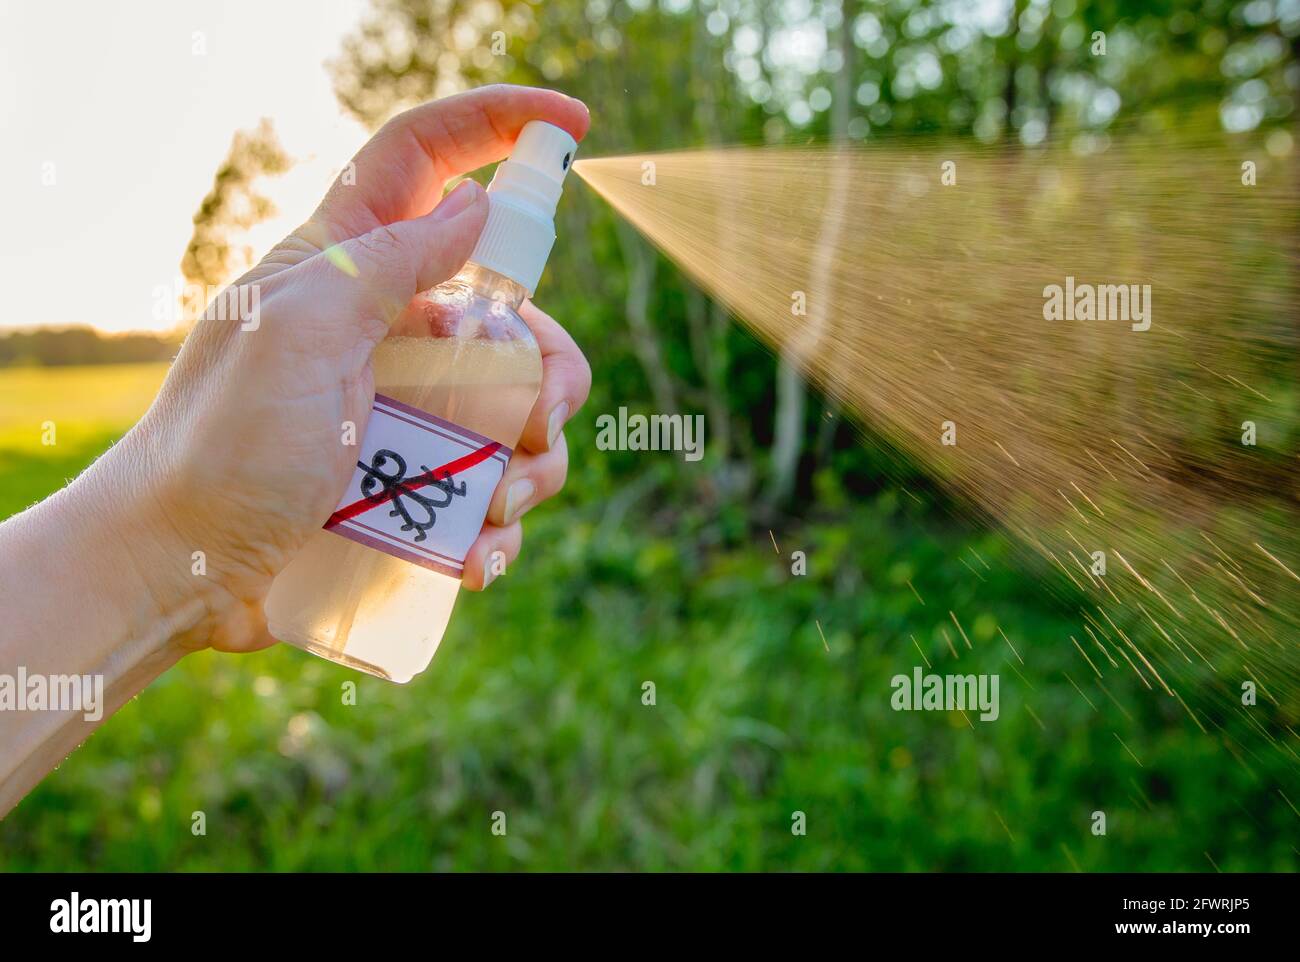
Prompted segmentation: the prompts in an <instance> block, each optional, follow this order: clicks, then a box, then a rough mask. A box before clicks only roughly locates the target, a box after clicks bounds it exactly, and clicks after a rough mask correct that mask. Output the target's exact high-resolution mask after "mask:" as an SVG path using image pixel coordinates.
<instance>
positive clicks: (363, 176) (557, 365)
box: [92, 86, 591, 650]
mask: <svg viewBox="0 0 1300 962" xmlns="http://www.w3.org/2000/svg"><path fill="white" fill-rule="evenodd" d="M534 119H541V120H547V121H549V122H551V123H553V124H556V125H557V126H560V127H563V128H564V129H566V130H567V131H569V133H571V134H572V135H573V136H574V137H575V138H577V139H581V138H582V137H583V135H584V134H585V133H586V131H587V126H588V116H587V110H586V108H585V107H584V106H583V105H582V104H581V103H580V102H579V101H576V100H573V99H571V98H569V97H565V96H564V95H562V94H558V93H555V92H552V91H545V90H534V89H529V88H523V87H509V86H495V87H486V88H482V89H479V90H475V91H473V92H471V93H467V94H463V95H460V96H456V97H451V98H448V99H446V100H441V101H437V102H434V103H430V104H425V105H423V106H421V107H417V108H415V109H414V110H410V111H408V112H406V113H404V114H401V115H400V116H398V117H396V118H394V119H393V120H392V121H390V122H389V123H388V124H386V125H385V126H384V128H383V129H382V130H380V131H379V132H378V133H377V134H376V135H375V136H374V137H373V138H372V139H371V140H370V142H369V143H367V144H366V146H365V147H364V148H362V150H361V151H360V153H359V154H358V155H357V156H356V158H355V174H356V177H355V184H353V185H346V184H343V183H341V182H339V183H336V184H335V185H334V186H333V187H332V188H331V190H330V191H329V193H328V194H327V196H326V197H325V200H324V201H323V202H322V204H321V205H320V207H319V209H318V210H317V211H316V213H315V214H314V215H313V216H312V218H311V220H309V221H308V222H307V223H306V224H305V225H303V227H301V228H300V229H299V230H297V231H295V232H294V233H293V234H292V235H290V236H289V237H287V238H285V240H284V241H283V242H281V243H280V244H279V245H277V246H276V247H275V249H274V250H272V251H271V252H270V253H269V254H268V255H267V256H266V257H265V258H264V259H263V260H262V262H261V263H259V264H258V265H257V266H256V267H254V268H253V269H252V270H251V271H249V272H248V273H247V274H246V275H245V276H244V277H242V278H240V279H239V280H238V281H237V282H236V284H235V285H234V287H233V288H232V291H237V292H238V294H239V295H241V296H242V301H240V303H243V304H244V305H249V304H254V305H257V306H258V307H259V308H260V311H259V315H258V316H257V317H256V318H253V319H251V320H248V321H246V322H244V323H241V320H240V319H238V318H236V319H232V320H214V319H210V318H205V319H204V320H201V321H199V322H198V324H197V325H196V327H195V329H194V330H193V332H192V333H191V334H190V336H189V337H188V338H187V339H186V342H185V345H184V347H183V349H182V350H181V352H180V355H179V356H178V357H177V359H176V363H175V364H174V365H173V366H172V369H171V371H170V372H169V374H168V376H167V379H166V382H165V383H164V384H163V387H162V390H161V391H160V392H159V395H158V398H157V400H155V402H154V404H153V406H152V407H151V408H150V410H149V412H148V413H147V414H146V415H145V417H144V418H143V419H142V420H141V421H140V423H139V424H138V425H136V427H135V428H133V429H132V430H131V431H130V432H129V433H128V435H127V436H126V437H125V438H124V439H123V440H122V441H121V442H120V443H119V444H117V445H116V446H114V448H113V449H112V450H111V451H110V453H109V454H108V455H105V457H104V458H102V459H101V460H100V462H97V464H96V465H95V467H94V468H93V469H92V470H93V471H95V472H97V473H98V474H99V475H100V478H101V481H102V483H103V484H104V485H105V486H106V490H108V491H110V492H112V495H111V497H113V499H114V500H115V501H116V502H117V503H118V504H119V505H122V506H123V515H124V516H129V517H130V518H131V521H130V525H129V527H130V531H129V538H130V540H131V543H132V549H131V550H132V552H133V554H134V555H135V568H136V570H137V571H139V572H140V573H141V576H142V577H145V578H147V579H148V587H149V589H150V591H151V592H152V593H153V595H154V597H156V598H157V599H158V600H159V606H160V609H161V610H163V611H166V610H171V609H174V608H177V607H179V606H181V605H183V604H184V603H185V600H186V599H190V600H192V599H193V598H194V597H195V596H196V595H197V596H198V597H200V598H201V599H202V601H203V604H204V613H203V616H202V617H201V618H200V619H199V622H198V624H196V625H195V627H194V628H192V629H191V630H189V631H188V632H186V636H185V639H184V642H183V643H184V645H185V646H186V647H188V648H195V647H202V646H206V645H210V646H212V647H215V648H219V649H223V650H250V649H253V648H258V647H262V646H264V645H266V644H269V643H270V642H271V639H270V636H269V635H268V634H267V633H266V628H265V622H264V619H263V615H262V601H263V598H264V597H265V595H266V592H267V590H268V589H269V587H270V584H271V580H272V579H273V578H274V577H275V575H276V574H277V573H278V572H279V571H280V570H281V569H282V568H283V567H284V566H285V565H286V564H287V563H288V561H289V560H290V559H291V558H292V557H293V555H294V554H295V553H296V552H297V551H298V550H299V549H300V548H301V547H302V546H303V544H304V543H305V542H306V540H307V538H308V537H309V536H310V535H311V534H312V533H313V532H316V531H318V530H320V528H321V525H322V524H323V523H324V521H325V520H326V518H328V517H329V515H330V513H331V512H332V511H333V510H334V508H335V507H336V506H337V503H338V499H339V497H340V494H341V492H342V491H343V490H344V488H345V487H346V485H347V481H348V478H349V477H350V476H351V473H352V467H353V464H354V462H355V460H356V458H355V449H353V448H350V447H348V446H345V445H343V444H341V443H340V439H341V432H342V430H343V424H344V422H347V421H351V422H353V423H354V424H355V425H356V426H357V427H356V430H357V436H358V437H360V436H361V434H362V432H363V431H364V426H365V424H366V421H367V419H368V417H369V414H370V406H371V402H372V400H373V396H374V380H373V374H372V370H371V353H372V352H373V350H374V348H375V346H376V345H377V344H378V343H379V342H380V341H381V340H383V338H384V336H385V335H386V334H387V333H388V329H389V325H390V324H391V323H392V322H393V321H394V320H395V319H396V318H397V317H398V316H399V315H400V314H401V312H402V309H403V308H404V307H405V306H406V305H407V303H408V302H409V301H410V300H411V298H412V297H413V296H414V295H415V294H416V293H418V292H420V291H423V290H427V289H428V288H430V287H433V286H435V285H436V284H438V283H440V282H442V281H444V280H446V279H447V278H449V277H451V276H452V275H453V274H454V273H455V272H456V271H457V270H459V268H460V267H461V266H462V265H463V264H464V262H465V261H466V260H467V258H468V257H469V254H470V252H471V250H472V249H473V246H474V244H475V242H476V240H477V239H478V235H479V233H480V231H481V230H482V227H483V223H484V220H485V218H486V216H487V208H488V203H487V199H486V194H485V192H484V191H483V189H482V188H481V187H480V186H478V185H477V184H475V183H474V182H472V181H466V182H464V183H462V184H461V185H460V186H459V187H457V188H456V190H454V191H452V192H451V193H450V194H448V195H447V196H446V197H445V198H442V200H441V202H440V203H438V205H437V206H436V207H434V203H435V201H436V200H437V199H438V198H439V197H441V196H442V192H443V189H444V185H445V183H446V182H447V181H448V180H449V179H452V178H455V177H457V176H460V175H463V174H465V173H467V172H469V171H471V170H475V169H477V168H479V167H482V166H483V165H484V164H487V163H491V162H493V161H497V160H501V159H502V158H504V157H505V156H507V155H508V154H509V152H510V149H511V147H512V146H513V143H514V139H515V137H516V136H517V135H518V133H519V130H520V128H521V127H522V126H523V125H524V124H525V123H526V122H527V121H529V120H534ZM430 208H433V209H432V211H430ZM254 293H255V294H256V297H254V296H253V294H254ZM226 303H228V304H234V303H236V300H235V296H232V295H231V294H230V292H228V294H227V299H226ZM212 313H213V312H212V311H211V309H210V311H209V314H212ZM521 314H522V316H523V318H524V320H525V321H526V322H527V323H528V325H529V326H530V327H531V328H532V330H533V333H534V335H535V336H536V338H537V342H538V345H539V346H540V348H541V352H542V359H543V368H544V374H543V382H542V387H541V393H540V396H539V398H538V401H537V404H536V406H535V407H534V409H533V411H532V413H531V415H530V416H529V420H528V423H527V426H526V427H525V429H524V433H523V436H522V438H521V440H520V443H519V445H518V446H517V451H516V454H515V456H514V458H513V459H512V460H511V462H510V465H509V467H508V469H507V471H506V473H505V476H504V478H503V479H502V482H501V485H500V487H499V489H498V490H497V491H496V492H495V494H494V496H493V500H492V503H491V506H490V509H489V513H488V523H487V524H486V525H485V526H484V529H483V532H482V533H481V535H480V536H479V539H478V541H477V542H476V543H475V544H474V546H473V547H472V549H471V550H470V553H469V556H468V557H467V559H466V565H465V577H464V585H465V587H467V588H471V589H479V588H481V587H483V572H484V562H485V561H487V560H488V558H489V557H490V556H491V554H492V552H494V551H502V552H504V554H505V557H506V559H507V560H513V559H514V558H515V557H516V556H517V555H518V552H519V546H520V539H521V528H520V524H519V518H520V516H521V515H522V514H523V513H524V512H525V511H527V510H528V509H529V508H531V507H533V506H535V505H536V504H537V503H538V502H540V501H541V500H543V499H545V498H547V497H550V496H551V495H552V494H554V493H555V492H557V491H558V490H559V489H560V487H561V486H562V485H563V484H564V479H565V474H566V472H567V468H568V452H567V449H566V447H565V444H564V439H563V434H562V432H561V429H562V428H563V425H564V423H565V421H566V420H568V418H570V417H572V415H573V414H574V413H575V412H576V411H577V409H578V408H579V406H581V405H582V403H583V402H584V401H585V400H586V397H587V391H588V389H589V387H590V383H591V374H590V370H589V368H588V366H587V362H586V360H585V359H584V358H583V356H582V353H581V352H580V351H579V349H578V347H577V345H576V344H574V342H573V340H572V338H570V337H569V335H568V334H567V333H566V332H565V331H564V330H563V328H561V327H560V326H559V325H558V324H557V323H556V322H555V321H554V320H552V319H551V318H550V317H548V316H547V315H545V314H543V313H542V312H541V311H540V310H538V309H537V308H535V307H533V306H532V305H526V306H525V308H524V310H523V311H522V312H521ZM233 315H234V312H233V311H230V312H227V313H226V314H225V315H224V316H233ZM198 551H201V552H203V564H204V566H205V568H206V573H205V574H204V575H202V576H196V575H195V574H194V573H193V566H194V564H195V562H194V560H193V559H194V552H198Z"/></svg>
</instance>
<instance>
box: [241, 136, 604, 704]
mask: <svg viewBox="0 0 1300 962" xmlns="http://www.w3.org/2000/svg"><path fill="white" fill-rule="evenodd" d="M577 146H578V145H577V143H576V142H575V141H574V139H573V138H572V137H571V136H569V135H568V134H567V133H565V132H564V131H563V130H561V129H560V128H558V127H555V126H553V125H551V124H548V123H544V122H542V121H532V122H530V123H528V124H526V125H525V126H524V128H523V130H522V131H521V132H520V134H519V138H518V140H517V141H516V143H515V147H514V150H513V151H512V152H511V154H510V157H509V159H508V160H506V161H504V162H503V163H502V164H501V165H500V166H498V167H497V171H496V174H495V176H494V177H493V179H492V183H491V184H490V185H489V187H488V191H487V193H488V199H489V213H488V217H487V223H486V224H485V225H484V227H483V233H482V235H481V236H480V237H479V240H478V243H477V245H476V246H475V248H474V252H473V253H472V254H471V255H470V259H469V262H468V263H466V264H465V266H464V267H463V268H462V269H461V271H460V272H459V273H458V274H457V275H456V276H455V277H453V278H452V279H451V280H449V281H447V282H446V283H443V284H440V285H439V286H438V287H436V288H434V289H432V290H430V291H426V292H425V293H423V294H421V295H419V296H418V297H417V298H416V300H415V301H414V302H413V304H412V306H411V308H409V309H408V310H407V311H406V313H405V314H404V315H403V318H402V319H401V320H400V321H399V322H398V324H397V326H395V327H394V329H393V331H392V333H391V334H390V336H389V337H388V338H387V339H386V340H384V341H383V342H382V343H381V344H380V345H379V347H378V348H377V349H376V350H375V354H374V359H373V363H374V372H375V392H376V393H375V403H374V407H373V409H372V411H371V415H370V422H369V424H368V425H367V427H366V431H365V435H364V437H363V438H362V440H361V442H360V444H359V445H358V446H357V451H358V457H357V461H356V466H355V470H354V472H353V476H352V480H351V481H350V482H349V485H348V489H347V491H346V492H345V493H344V495H343V498H342V500H341V501H340V502H339V506H338V509H337V510H336V511H335V512H334V514H333V515H332V516H331V517H330V519H329V520H328V521H327V522H326V524H325V528H324V530H322V531H319V532H317V533H316V534H315V535H313V536H312V538H311V539H310V540H309V541H308V543H307V545H306V546H305V547H304V548H303V549H302V551H301V552H300V553H299V554H298V555H297V556H296V557H295V558H294V559H293V561H291V562H290V563H289V565H288V566H287V567H286V568H285V569H284V570H283V571H282V572H281V573H280V575H279V576H278V577H277V578H276V579H275V581H274V582H273V583H272V585H271V591H270V593H269V594H268V595H267V598H266V604H265V609H266V617H267V622H268V625H269V627H270V631H271V634H272V635H274V636H275V637H276V638H278V639H280V640H281V641H286V642H288V643H290V644H292V645H296V646H298V647H299V648H303V649H306V650H307V651H310V652H312V653H314V654H317V655H320V656H321V657H323V658H328V659H329V660H331V661H335V662H338V663H340V664H344V665H349V666H351V667H353V668H357V669H360V670H361V671H365V672H369V673H370V674H373V675H378V676H379V677H381V678H387V679H389V680H390V681H396V682H406V681H410V680H411V678H413V677H414V676H415V675H417V674H418V673H420V672H421V671H423V670H424V669H425V668H427V667H428V665H429V662H430V660H431V659H432V658H433V654H434V652H435V651H436V650H437V648H438V643H439V642H440V641H441V640H442V635H443V632H444V631H445V630H446V627H447V622H448V619H449V618H450V617H451V610H452V606H453V605H454V604H455V601H456V594H457V592H458V590H459V589H460V579H461V575H462V573H463V571H464V563H465V555H466V553H467V552H468V551H469V548H470V545H472V544H473V543H474V541H475V539H476V538H477V537H478V534H479V532H480V530H481V529H482V526H483V519H484V518H485V517H486V515H487V509H488V503H489V501H490V500H491V498H492V492H493V490H494V489H495V488H496V486H497V483H498V482H499V481H500V480H501V476H502V474H503V473H504V471H505V467H506V464H507V462H508V461H509V460H510V455H511V449H512V448H513V447H514V446H515V444H517V443H518V440H519V435H520V434H521V433H522V432H523V428H524V424H525V422H526V420H527V418H528V414H529V412H530V411H531V410H532V407H533V404H534V403H535V402H536V401H537V395H538V392H539V390H540V388H541V383H542V359H541V353H540V352H539V350H538V348H537V342H536V341H535V340H534V339H533V335H532V332H531V331H530V330H529V329H528V326H527V325H526V324H525V323H524V322H523V320H522V319H521V318H520V317H519V314H518V310H519V307H520V305H521V304H522V303H523V301H524V298H526V297H529V296H531V295H532V293H533V291H534V289H535V288H536V286H537V282H538V280H539V279H540V277H541V274H542V269H543V267H545V265H546V258H547V257H548V256H549V254H550V252H551V246H552V245H553V244H554V242H555V225H554V220H553V218H554V216H555V208H556V204H557V203H558V201H559V199H560V193H561V190H562V186H563V181H564V177H565V175H566V174H567V173H568V170H569V167H570V165H571V164H572V161H573V154H574V152H575V151H576V150H577Z"/></svg>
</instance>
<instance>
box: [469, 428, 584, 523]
mask: <svg viewBox="0 0 1300 962" xmlns="http://www.w3.org/2000/svg"><path fill="white" fill-rule="evenodd" d="M568 476H569V447H568V444H567V443H566V442H565V440H564V433H563V432H561V433H560V436H559V437H557V438H556V439H555V444H553V445H552V446H551V450H549V451H544V452H542V453H541V454H531V453H529V452H528V451H516V452H515V455H514V457H512V458H511V459H510V463H509V464H508V465H506V472H505V474H504V475H502V476H501V480H500V481H498V482H497V487H496V490H495V491H493V492H492V500H491V501H490V502H489V503H488V514H487V516H488V520H489V521H491V522H492V523H493V524H498V525H506V524H510V523H512V522H514V521H518V520H519V519H520V518H522V517H523V516H524V515H525V514H527V513H528V511H529V509H530V508H532V507H533V506H534V505H537V504H540V503H541V502H543V501H545V500H546V499H547V498H549V497H552V496H553V495H555V494H558V493H559V491H560V489H561V488H563V487H564V482H565V479H566V478H567V477H568Z"/></svg>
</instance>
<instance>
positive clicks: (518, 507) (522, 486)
mask: <svg viewBox="0 0 1300 962" xmlns="http://www.w3.org/2000/svg"><path fill="white" fill-rule="evenodd" d="M536 490H537V488H536V487H535V486H534V485H533V482H531V481H529V480H528V479H527V478H520V479H519V480H518V481H516V482H515V483H514V484H512V485H510V487H509V489H507V491H506V524H514V522H515V518H516V517H517V516H518V515H519V514H520V513H521V512H522V511H523V509H524V505H526V504H527V503H528V499H529V498H531V497H532V496H533V492H534V491H536Z"/></svg>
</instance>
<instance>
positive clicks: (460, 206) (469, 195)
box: [433, 180, 483, 220]
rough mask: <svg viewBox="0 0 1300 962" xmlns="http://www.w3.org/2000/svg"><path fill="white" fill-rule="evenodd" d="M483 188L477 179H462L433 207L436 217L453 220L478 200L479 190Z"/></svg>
mask: <svg viewBox="0 0 1300 962" xmlns="http://www.w3.org/2000/svg"><path fill="white" fill-rule="evenodd" d="M482 189H483V188H482V187H480V186H479V185H478V183H477V181H473V180H462V181H461V182H460V184H459V185H458V186H457V187H456V189H455V190H453V191H452V192H451V193H450V194H448V195H447V196H446V197H444V198H443V199H442V200H441V201H439V202H438V206H437V207H435V208H434V209H433V216H434V218H435V219H436V220H451V219H452V218H453V217H455V216H456V215H457V214H459V213H460V212H461V211H463V210H465V209H467V208H468V207H469V206H470V205H471V204H473V203H474V201H476V200H478V195H479V192H480V191H481V190H482Z"/></svg>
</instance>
